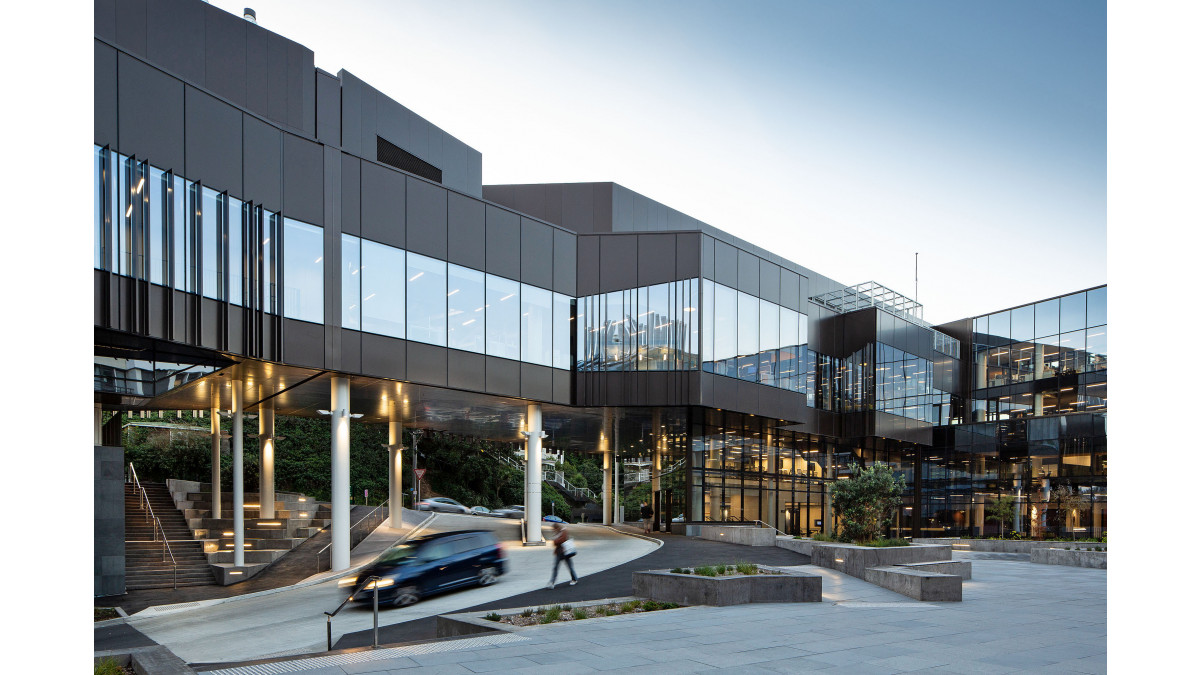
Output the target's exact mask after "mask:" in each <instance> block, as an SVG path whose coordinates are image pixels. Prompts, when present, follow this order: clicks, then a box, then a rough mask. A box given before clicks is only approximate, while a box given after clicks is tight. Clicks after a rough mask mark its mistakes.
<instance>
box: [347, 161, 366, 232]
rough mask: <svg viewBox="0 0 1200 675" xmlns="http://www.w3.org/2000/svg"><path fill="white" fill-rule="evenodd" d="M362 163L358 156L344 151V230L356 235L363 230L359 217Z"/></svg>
mask: <svg viewBox="0 0 1200 675" xmlns="http://www.w3.org/2000/svg"><path fill="white" fill-rule="evenodd" d="M361 164H362V162H361V161H360V160H359V159H358V158H357V157H352V156H350V155H347V154H345V153H342V232H345V233H346V234H353V235H355V236H357V235H358V234H359V232H360V231H361V224H360V219H359V209H360V207H361V201H360V199H359V195H360V192H359V190H360V183H361V176H360V173H361V171H362V168H361Z"/></svg>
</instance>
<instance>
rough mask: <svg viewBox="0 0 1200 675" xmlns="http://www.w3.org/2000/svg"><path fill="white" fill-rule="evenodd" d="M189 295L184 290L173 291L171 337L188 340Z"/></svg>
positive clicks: (177, 339) (178, 340)
mask: <svg viewBox="0 0 1200 675" xmlns="http://www.w3.org/2000/svg"><path fill="white" fill-rule="evenodd" d="M187 310H188V296H187V293H184V292H183V291H172V292H171V339H172V340H174V341H176V342H187V325H188V320H187V318H188V312H187Z"/></svg>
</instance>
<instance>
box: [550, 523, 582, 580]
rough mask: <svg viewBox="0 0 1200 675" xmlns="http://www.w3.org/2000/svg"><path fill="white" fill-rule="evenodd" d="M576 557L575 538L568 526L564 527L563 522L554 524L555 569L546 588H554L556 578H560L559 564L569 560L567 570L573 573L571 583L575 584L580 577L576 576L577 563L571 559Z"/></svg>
mask: <svg viewBox="0 0 1200 675" xmlns="http://www.w3.org/2000/svg"><path fill="white" fill-rule="evenodd" d="M574 557H575V540H574V539H571V535H570V534H569V533H568V532H567V528H565V527H563V524H562V523H555V524H554V571H552V572H551V573H550V583H548V584H546V588H554V580H555V579H557V578H558V564H559V563H560V562H562V561H564V560H565V561H566V562H567V571H569V572H570V573H571V583H570V584H569V585H571V586H574V585H575V583H576V582H577V581H579V577H577V576H575V563H573V562H571V559H572V558H574Z"/></svg>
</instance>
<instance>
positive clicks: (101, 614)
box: [93, 607, 121, 621]
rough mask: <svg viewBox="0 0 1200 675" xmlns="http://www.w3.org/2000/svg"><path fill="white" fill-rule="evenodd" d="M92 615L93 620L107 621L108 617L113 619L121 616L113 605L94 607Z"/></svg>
mask: <svg viewBox="0 0 1200 675" xmlns="http://www.w3.org/2000/svg"><path fill="white" fill-rule="evenodd" d="M93 615H94V616H95V619H94V621H107V620H108V619H115V618H117V617H119V616H121V615H120V614H117V610H116V608H114V607H94V608H93Z"/></svg>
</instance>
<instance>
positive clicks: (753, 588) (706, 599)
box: [633, 570, 821, 607]
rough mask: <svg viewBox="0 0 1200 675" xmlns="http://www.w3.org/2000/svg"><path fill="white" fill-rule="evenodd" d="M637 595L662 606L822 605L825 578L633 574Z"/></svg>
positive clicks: (797, 574)
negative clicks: (822, 584)
mask: <svg viewBox="0 0 1200 675" xmlns="http://www.w3.org/2000/svg"><path fill="white" fill-rule="evenodd" d="M633 592H634V593H636V594H637V595H638V596H640V597H644V598H650V599H651V600H657V601H659V602H676V603H679V604H681V605H710V606H713V607H726V606H728V605H744V604H748V603H759V602H821V577H820V576H819V575H816V574H804V573H801V572H785V573H784V574H754V575H744V576H743V575H733V576H726V577H702V576H697V575H695V574H676V573H673V572H668V571H667V570H649V571H646V572H634V573H633Z"/></svg>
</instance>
